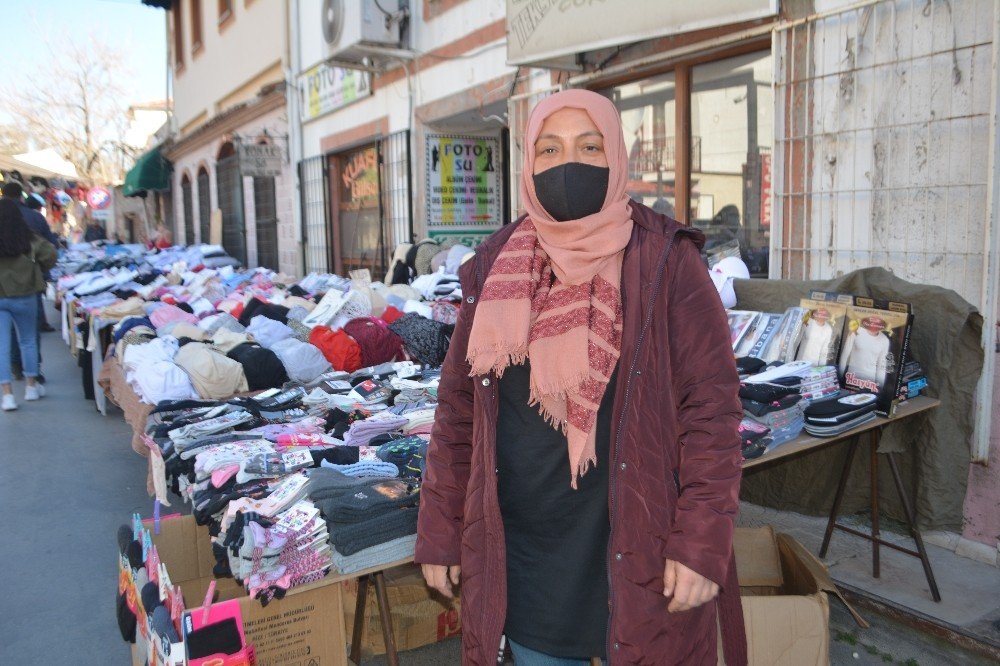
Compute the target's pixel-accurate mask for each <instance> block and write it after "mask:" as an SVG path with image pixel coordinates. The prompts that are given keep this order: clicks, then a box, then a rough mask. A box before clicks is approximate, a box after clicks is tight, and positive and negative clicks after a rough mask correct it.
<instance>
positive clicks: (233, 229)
mask: <svg viewBox="0 0 1000 666" xmlns="http://www.w3.org/2000/svg"><path fill="white" fill-rule="evenodd" d="M216 189H217V190H218V195H219V208H220V209H221V210H222V247H223V248H225V250H226V252H227V253H229V255H230V256H232V257H233V258H235V259H237V260H239V262H240V263H241V264H243V265H244V266H245V265H246V263H247V249H246V229H245V224H244V218H243V177H242V176H241V175H240V159H239V156H238V155H237V154H236V152H235V149H234V148H233V145H232V144H231V143H226V144H225V145H223V147H222V150H221V151H220V152H219V161H218V164H217V165H216Z"/></svg>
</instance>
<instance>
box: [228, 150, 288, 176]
mask: <svg viewBox="0 0 1000 666" xmlns="http://www.w3.org/2000/svg"><path fill="white" fill-rule="evenodd" d="M239 155H240V174H242V175H244V176H253V177H255V178H256V177H261V178H275V177H277V176H280V175H281V172H282V170H283V169H284V166H285V151H284V150H282V149H281V146H276V145H274V144H265V143H241V144H240V146H239Z"/></svg>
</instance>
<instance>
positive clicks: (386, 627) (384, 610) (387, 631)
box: [372, 571, 399, 666]
mask: <svg viewBox="0 0 1000 666" xmlns="http://www.w3.org/2000/svg"><path fill="white" fill-rule="evenodd" d="M372 577H373V578H374V579H375V597H376V598H377V599H378V614H379V618H381V620H382V638H383V639H385V658H386V661H388V662H389V666H399V656H398V655H397V654H396V638H395V637H394V636H393V633H392V613H390V612H389V595H388V594H386V591H385V576H384V575H383V574H382V572H381V571H379V572H377V573H374V574H372Z"/></svg>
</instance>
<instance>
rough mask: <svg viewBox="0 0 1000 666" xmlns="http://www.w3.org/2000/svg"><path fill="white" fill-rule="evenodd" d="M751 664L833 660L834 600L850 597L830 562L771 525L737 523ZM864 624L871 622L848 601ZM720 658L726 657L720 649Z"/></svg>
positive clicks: (793, 665)
mask: <svg viewBox="0 0 1000 666" xmlns="http://www.w3.org/2000/svg"><path fill="white" fill-rule="evenodd" d="M733 546H734V549H735V551H736V569H737V573H738V576H739V581H740V596H741V599H742V602H743V616H744V620H745V622H746V631H747V649H748V653H749V657H750V664H761V665H764V664H767V665H768V666H805V665H808V664H817V665H824V664H829V663H830V605H829V601H828V599H827V594H834V595H836V596H837V597H839V598H840V599H841V601H844V598H843V597H842V596H841V594H840V592H839V591H838V590H837V587H836V585H834V583H833V580H831V578H830V575H829V573H827V570H826V567H825V566H823V564H822V563H821V562H820V561H819V560H817V559H816V558H815V557H814V556H813V555H812V553H810V552H809V551H807V550H806V549H805V548H804V547H803V546H802V544H800V543H799V542H798V541H796V540H795V539H793V538H792V537H790V536H789V535H787V534H775V533H774V530H773V529H772V528H771V527H763V528H759V529H737V530H736V534H735V538H734V543H733ZM844 604H845V605H846V606H847V608H848V610H849V611H850V612H851V614H852V615H853V616H854V618H855V620H857V621H858V623H859V624H861V625H862V626H867V623H865V621H864V620H863V619H861V617H860V616H859V615H858V614H857V613H856V612H855V611H854V609H852V608H851V607H850V605H849V604H847V602H846V601H844ZM719 663H720V664H722V663H724V662H723V660H722V655H721V646H720V654H719Z"/></svg>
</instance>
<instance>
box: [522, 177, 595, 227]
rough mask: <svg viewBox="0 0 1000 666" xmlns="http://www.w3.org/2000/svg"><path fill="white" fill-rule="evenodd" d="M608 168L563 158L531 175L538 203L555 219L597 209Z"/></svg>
mask: <svg viewBox="0 0 1000 666" xmlns="http://www.w3.org/2000/svg"><path fill="white" fill-rule="evenodd" d="M610 173H611V169H609V168H608V167H598V166H593V165H591V164H584V163H582V162H567V163H566V164H560V165H559V166H556V167H552V168H551V169H546V170H545V171H543V172H541V173H536V174H535V175H533V176H532V180H534V182H535V194H536V195H537V196H538V203H540V204H542V207H543V208H544V209H545V212H546V213H548V214H549V215H551V216H552V219H553V220H556V221H557V222H565V221H567V220H579V219H580V218H581V217H587V216H588V215H593V214H594V213H596V212H598V211H600V210H601V206H603V205H604V197H605V196H607V194H608V175H609V174H610Z"/></svg>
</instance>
